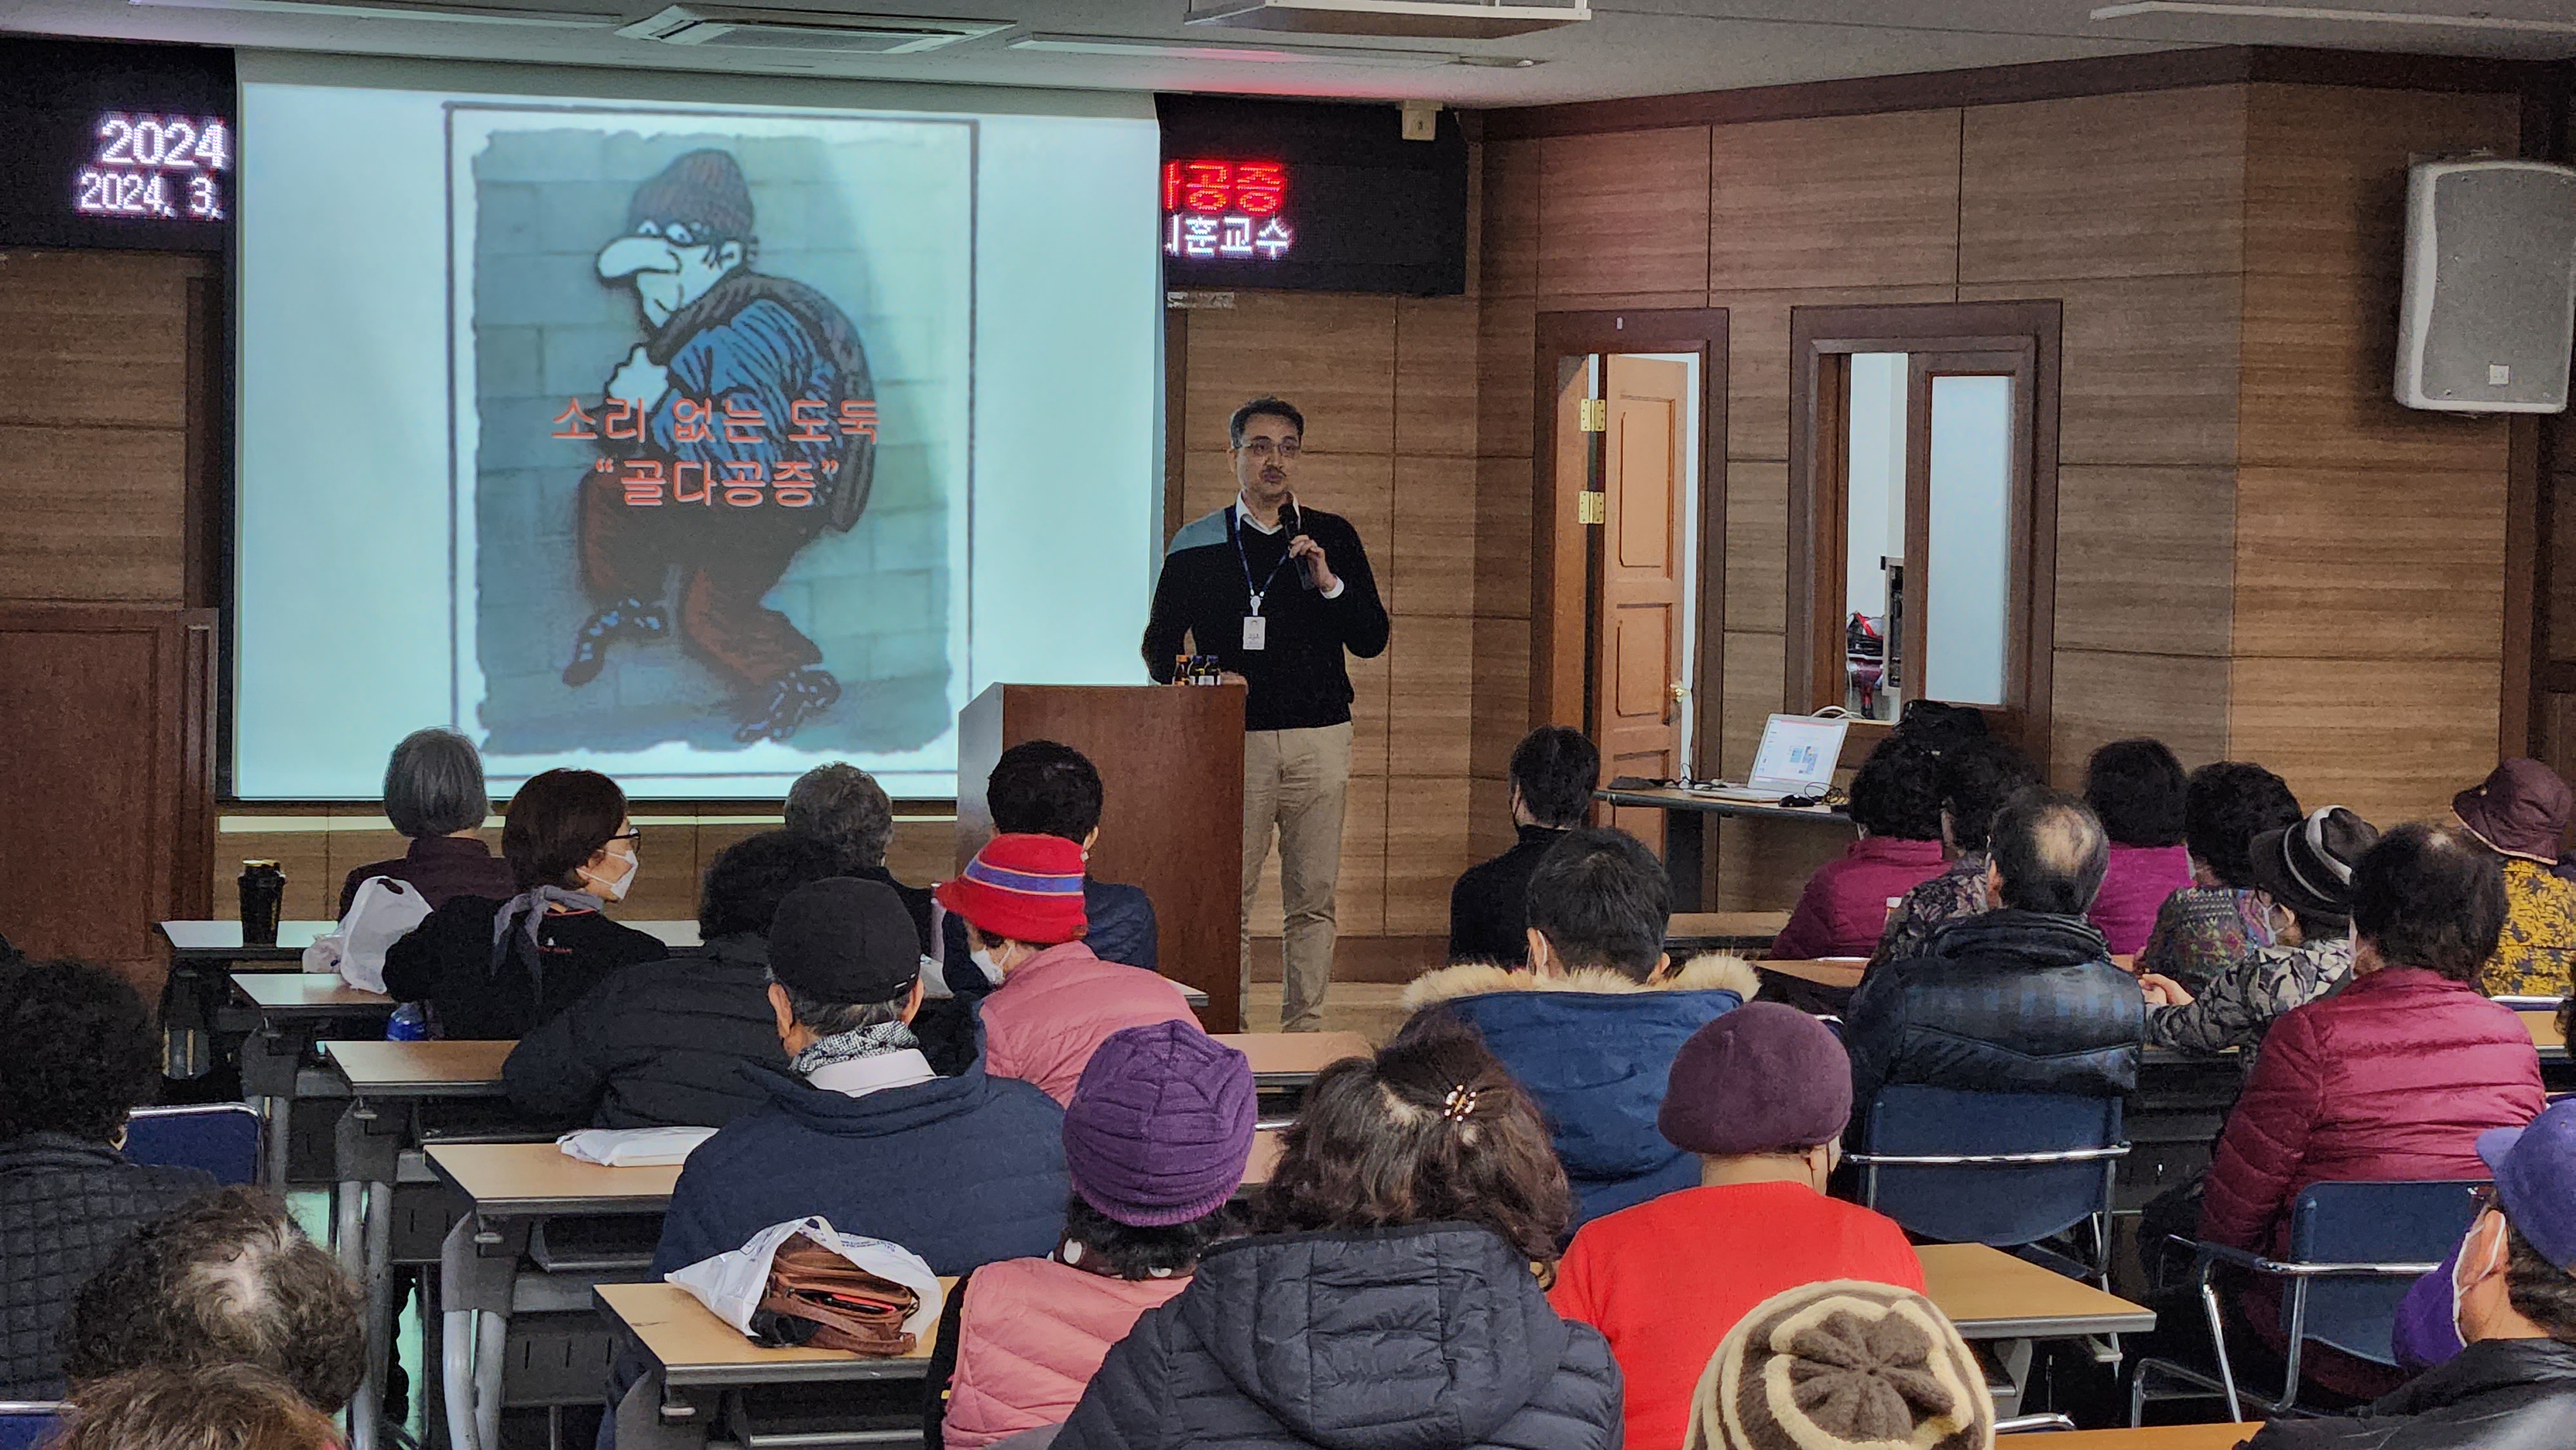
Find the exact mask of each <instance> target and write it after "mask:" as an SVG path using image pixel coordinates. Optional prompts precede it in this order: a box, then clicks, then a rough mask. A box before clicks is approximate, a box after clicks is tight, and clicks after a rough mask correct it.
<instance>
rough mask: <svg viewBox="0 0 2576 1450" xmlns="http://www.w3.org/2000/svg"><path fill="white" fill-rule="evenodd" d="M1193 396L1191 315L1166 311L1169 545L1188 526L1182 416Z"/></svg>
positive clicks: (1165, 535)
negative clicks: (1186, 524)
mask: <svg viewBox="0 0 2576 1450" xmlns="http://www.w3.org/2000/svg"><path fill="white" fill-rule="evenodd" d="M1189 396H1190V314H1189V312H1188V310H1187V309H1184V308H1179V307H1165V308H1164V309H1163V537H1162V539H1161V540H1160V541H1159V542H1161V543H1165V544H1168V543H1170V542H1171V541H1172V536H1173V535H1174V534H1177V533H1179V532H1180V531H1181V525H1183V524H1185V523H1188V522H1189V518H1188V516H1187V510H1188V499H1187V497H1186V495H1187V494H1188V492H1189V476H1190V466H1189V461H1190V438H1189V421H1188V420H1187V419H1186V418H1183V417H1182V416H1181V415H1182V414H1183V413H1184V412H1186V411H1187V410H1188V405H1189Z"/></svg>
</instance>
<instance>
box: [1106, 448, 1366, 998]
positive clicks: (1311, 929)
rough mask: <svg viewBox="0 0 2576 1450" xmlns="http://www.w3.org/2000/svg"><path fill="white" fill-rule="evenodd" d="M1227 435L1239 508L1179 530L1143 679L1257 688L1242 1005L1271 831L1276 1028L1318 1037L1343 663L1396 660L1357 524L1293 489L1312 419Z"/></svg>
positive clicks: (1328, 935) (1337, 855)
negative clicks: (1220, 671)
mask: <svg viewBox="0 0 2576 1450" xmlns="http://www.w3.org/2000/svg"><path fill="white" fill-rule="evenodd" d="M1226 432H1227V435H1228V438H1227V441H1228V443H1229V445H1230V446H1229V448H1228V449H1227V453H1226V456H1227V457H1228V458H1229V459H1230V460H1231V461H1232V462H1233V464H1234V481H1235V487H1236V490H1237V492H1236V497H1235V500H1234V502H1233V503H1231V504H1229V505H1227V506H1226V507H1224V508H1222V509H1219V510H1217V511H1216V512H1215V513H1212V514H1209V515H1207V516H1206V517H1204V518H1201V519H1197V520H1194V521H1192V522H1191V523H1190V524H1188V525H1187V526H1185V527H1183V528H1182V530H1181V531H1180V532H1179V533H1177V534H1174V535H1173V536H1172V542H1171V544H1170V546H1169V547H1168V548H1166V549H1165V550H1164V551H1163V577H1162V578H1161V579H1160V580H1159V581H1157V582H1156V584H1155V586H1154V613H1153V618H1152V619H1151V620H1149V621H1147V623H1146V625H1145V667H1146V668H1147V669H1149V670H1151V671H1152V672H1153V675H1154V678H1155V679H1157V680H1159V681H1161V682H1163V683H1165V684H1169V683H1171V680H1172V677H1173V674H1174V666H1175V665H1176V664H1177V663H1178V661H1179V658H1180V657H1181V656H1182V655H1184V654H1202V655H1214V656H1216V657H1217V660H1218V662H1219V664H1220V665H1221V666H1222V667H1223V668H1224V670H1225V672H1226V673H1227V674H1228V675H1229V676H1231V677H1233V678H1236V679H1240V680H1241V681H1243V683H1244V684H1245V686H1246V694H1245V699H1244V706H1243V730H1244V736H1243V917H1242V933H1243V949H1242V972H1243V983H1244V995H1245V996H1246V997H1247V998H1248V997H1250V996H1251V995H1252V990H1251V989H1252V945H1251V924H1252V895H1253V891H1254V888H1255V887H1256V886H1257V885H1258V884H1259V883H1260V880H1261V863H1262V862H1263V861H1265V860H1267V859H1269V856H1270V834H1271V831H1272V830H1273V829H1274V828H1275V829H1276V830H1277V831H1278V833H1279V886H1280V895H1281V896H1282V897H1283V898H1284V904H1285V906H1286V908H1287V921H1286V925H1285V928H1284V931H1285V936H1284V939H1283V940H1282V941H1281V943H1280V954H1281V956H1282V958H1283V966H1284V971H1283V973H1282V975H1283V976H1284V977H1285V979H1286V980H1285V981H1284V982H1283V984H1282V986H1281V996H1280V1005H1279V1022H1280V1026H1281V1027H1282V1028H1283V1029H1284V1030H1286V1031H1289V1032H1314V1031H1318V1030H1320V1029H1321V1028H1322V1027H1323V1025H1324V990H1325V988H1326V987H1327V986H1329V985H1330V984H1331V981H1332V973H1333V886H1334V883H1335V881H1336V880H1338V879H1339V877H1340V876H1341V871H1342V798H1343V794H1344V792H1345V790H1346V788H1347V787H1348V785H1349V783H1350V775H1351V675H1350V671H1349V669H1348V668H1346V667H1345V666H1344V664H1343V662H1342V651H1344V650H1346V649H1347V650H1349V651H1350V652H1351V653H1353V654H1355V655H1358V656H1359V657H1360V658H1362V659H1375V658H1376V657H1377V656H1378V655H1380V654H1382V653H1384V652H1385V650H1386V638H1387V619H1386V606H1385V605H1383V604H1381V603H1379V602H1378V597H1377V581H1376V580H1375V579H1374V578H1372V577H1371V576H1370V574H1369V564H1368V553H1367V551H1366V550H1364V549H1362V548H1361V547H1360V536H1359V533H1358V531H1356V530H1354V529H1353V528H1352V527H1351V525H1350V521H1349V520H1347V519H1344V518H1342V517H1341V516H1340V515H1338V514H1328V513H1325V512H1324V511H1323V510H1321V509H1309V508H1300V507H1299V506H1298V504H1297V498H1296V494H1295V492H1294V490H1293V489H1292V488H1291V487H1290V485H1289V480H1290V476H1291V475H1293V474H1294V473H1295V472H1296V471H1297V454H1298V449H1299V445H1300V444H1301V443H1302V442H1303V441H1304V437H1305V432H1306V419H1305V416H1304V415H1303V414H1301V413H1299V412H1298V411H1297V410H1296V408H1294V407H1292V406H1291V405H1289V404H1288V403H1286V402H1283V401H1282V400H1280V399H1278V398H1255V399H1253V400H1252V401H1251V402H1249V403H1246V404H1244V405H1243V406H1242V407H1240V408H1237V409H1235V410H1234V416H1233V417H1232V418H1230V419H1228V420H1227V423H1226ZM1184 638H1186V639H1187V641H1188V643H1187V644H1186V645H1185V644H1184V643H1183V640H1184Z"/></svg>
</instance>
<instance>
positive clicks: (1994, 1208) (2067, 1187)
mask: <svg viewBox="0 0 2576 1450" xmlns="http://www.w3.org/2000/svg"><path fill="white" fill-rule="evenodd" d="M2119 1142H2120V1100H2119V1099H2118V1098H2094V1097H2078V1096H2075V1095H2073V1094H2068V1093H1994V1092H1962V1091H1959V1090H1957V1089H1953V1088H1936V1087H1920V1086H1914V1085H1901V1086H1896V1087H1889V1088H1882V1089H1880V1090H1879V1094H1878V1096H1877V1098H1876V1099H1874V1100H1873V1101H1872V1102H1871V1103H1870V1107H1869V1125H1868V1127H1867V1129H1866V1130H1865V1131H1864V1136H1863V1143H1864V1149H1863V1151H1864V1152H1866V1153H1869V1154H1871V1155H1874V1156H1882V1157H1884V1156H1894V1157H1967V1156H1984V1155H1991V1154H2003V1153H2056V1152H2077V1151H2082V1150H2084V1149H2095V1148H2109V1147H2112V1146H2114V1145H2116V1144H2118V1143H2119ZM1873 1177H1874V1178H1875V1186H1874V1189H1873V1187H1872V1178H1873ZM2110 1183H2111V1175H2110V1173H2109V1171H2108V1167H2107V1165H2106V1163H2105V1161H2104V1160H2102V1159H2098V1158H2095V1159H2087V1160H2080V1161H2077V1162H2072V1163H2009V1164H1961V1165H1956V1166H1922V1167H1916V1166H1898V1165H1893V1164H1882V1165H1878V1166H1876V1167H1875V1168H1864V1169H1863V1170H1862V1186H1863V1197H1864V1199H1865V1200H1866V1201H1868V1202H1869V1204H1870V1206H1871V1207H1873V1208H1875V1209H1877V1210H1878V1211H1879V1212H1881V1213H1884V1214H1886V1215H1887V1216H1888V1217H1890V1218H1892V1219H1895V1220H1896V1221H1897V1222H1898V1223H1900V1224H1902V1225H1904V1226H1905V1228H1906V1229H1907V1230H1908V1231H1909V1232H1912V1233H1916V1234H1920V1235H1922V1236H1923V1237H1925V1238H1931V1239H1939V1240H1942V1241H1944V1242H1947V1243H1980V1244H1992V1245H1994V1246H1996V1247H1997V1248H2011V1247H2016V1246H2019V1245H2021V1244H2027V1243H2035V1242H2037V1241H2039V1240H2041V1239H2044V1238H2047V1237H2049V1236H2050V1235H2052V1234H2057V1233H2062V1232H2064V1231H2065V1230H2067V1229H2069V1228H2071V1227H2073V1226H2074V1225H2076V1224H2078V1223H2081V1222H2083V1221H2084V1220H2085V1219H2086V1218H2089V1217H2091V1216H2092V1215H2094V1214H2097V1213H2107V1212H2109V1211H2110V1206H2111V1205H2110Z"/></svg>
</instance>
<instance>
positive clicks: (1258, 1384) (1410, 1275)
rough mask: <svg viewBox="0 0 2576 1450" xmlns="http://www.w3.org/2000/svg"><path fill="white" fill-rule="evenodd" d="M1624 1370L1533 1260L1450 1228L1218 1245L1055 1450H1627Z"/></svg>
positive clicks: (1121, 1347) (1467, 1229)
mask: <svg viewBox="0 0 2576 1450" xmlns="http://www.w3.org/2000/svg"><path fill="white" fill-rule="evenodd" d="M1620 1428H1621V1419H1620V1403H1619V1368H1618V1365H1617V1364H1616V1363H1615V1362H1614V1361H1613V1360H1612V1359H1611V1357H1610V1346H1609V1344H1608V1342H1607V1341H1605V1340H1603V1339H1602V1337H1601V1335H1600V1333H1599V1332H1598V1331H1596V1330H1594V1329H1592V1328H1591V1327H1590V1326H1588V1325H1583V1324H1571V1323H1568V1322H1566V1321H1565V1320H1562V1319H1559V1318H1558V1317H1557V1316H1556V1312H1555V1311H1554V1310H1552V1309H1550V1308H1549V1307H1548V1304H1547V1295H1546V1294H1545V1293H1543V1292H1542V1291H1541V1290H1540V1288H1539V1285H1538V1280H1537V1278H1536V1276H1534V1275H1532V1274H1531V1273H1530V1266H1529V1263H1528V1261H1527V1260H1525V1259H1524V1258H1522V1256H1521V1255H1520V1254H1518V1253H1516V1252H1514V1251H1513V1250H1512V1248H1511V1246H1510V1245H1508V1244H1506V1243H1504V1242H1503V1240H1502V1239H1501V1238H1500V1237H1499V1236H1498V1235H1496V1234H1494V1233H1493V1232H1491V1231H1490V1230H1487V1229H1484V1228H1479V1227H1477V1226H1475V1225H1472V1224H1463V1223H1441V1224H1426V1225H1420V1226H1415V1227H1410V1228H1397V1229H1376V1230H1365V1231H1360V1232H1352V1233H1305V1234H1283V1235H1275V1236H1271V1237H1265V1238H1252V1239H1242V1240H1238V1241H1236V1242H1234V1243H1230V1244H1226V1245H1223V1246H1221V1247H1218V1248H1215V1249H1212V1250H1210V1251H1209V1252H1208V1254H1207V1256H1206V1257H1205V1258H1203V1259H1201V1260H1200V1261H1199V1268H1198V1273H1197V1275H1196V1277H1194V1278H1193V1279H1192V1280H1191V1281H1190V1286H1189V1287H1188V1288H1186V1289H1184V1290H1182V1291H1181V1293H1180V1295H1179V1297H1177V1298H1175V1299H1173V1300H1172V1302H1170V1303H1169V1304H1166V1305H1164V1306H1163V1307H1162V1308H1160V1309H1155V1310H1152V1311H1150V1312H1148V1313H1147V1314H1146V1315H1145V1317H1144V1318H1143V1319H1141V1320H1139V1321H1137V1324H1136V1328H1135V1330H1134V1332H1133V1333H1131V1334H1129V1335H1128V1336H1127V1338H1126V1339H1124V1340H1122V1341H1120V1342H1119V1343H1118V1345H1117V1346H1116V1347H1114V1348H1112V1349H1111V1350H1110V1351H1109V1358H1108V1360H1107V1361H1106V1362H1105V1363H1103V1364H1102V1365H1101V1367H1100V1373H1099V1374H1098V1375H1097V1376H1095V1377H1094V1378H1093V1379H1092V1381H1091V1388H1090V1389H1089V1390H1088V1391H1086V1392H1085V1393H1084V1395H1083V1397H1082V1403H1081V1404H1080V1405H1078V1406H1076V1407H1075V1408H1074V1412H1073V1416H1072V1418H1071V1419H1069V1420H1067V1421H1066V1422H1065V1425H1064V1429H1063V1430H1062V1431H1061V1432H1060V1433H1058V1435H1057V1436H1056V1438H1055V1443H1054V1450H1181V1447H1190V1450H1219V1447H1223V1450H1274V1447H1276V1450H1297V1447H1302V1446H1320V1447H1325V1450H1487V1447H1490V1450H1594V1447H1598V1450H1616V1447H1617V1446H1618V1445H1619V1443H1620Z"/></svg>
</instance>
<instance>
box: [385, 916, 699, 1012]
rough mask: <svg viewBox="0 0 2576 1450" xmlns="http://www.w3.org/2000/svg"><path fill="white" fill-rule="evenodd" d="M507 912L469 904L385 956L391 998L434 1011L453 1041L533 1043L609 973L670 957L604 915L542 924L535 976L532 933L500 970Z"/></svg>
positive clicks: (521, 935) (424, 923)
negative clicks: (498, 954) (501, 918)
mask: <svg viewBox="0 0 2576 1450" xmlns="http://www.w3.org/2000/svg"><path fill="white" fill-rule="evenodd" d="M505 904H506V903H503V902H498V901H494V900H492V899H491V898H489V897H484V896H459V897H454V898H452V899H450V900H449V901H448V903H447V904H446V905H445V906H442V907H440V908H438V909H437V910H436V911H433V912H431V913H430V914H429V915H428V916H426V917H423V918H422V919H421V923H420V925H418V926H416V927H413V928H412V929H411V933H410V935H408V936H405V937H404V938H403V939H402V940H400V941H398V942H395V943H394V944H393V945H392V946H390V947H388V948H386V949H385V993H386V995H388V996H390V997H392V998H393V999H394V1000H395V1001H397V1002H427V1003H428V1004H429V1011H430V1016H431V1019H432V1020H433V1021H435V1022H436V1023H437V1024H438V1035H439V1036H441V1037H447V1038H487V1039H489V1038H510V1037H523V1036H525V1035H527V1034H528V1033H529V1032H530V1031H532V1030H534V1029H535V1028H537V1027H538V1026H540V1025H542V1024H544V1023H546V1022H549V1021H551V1020H553V1018H554V1016H555V1014H556V1013H558V1012H561V1011H562V1010H563V1009H565V1008H566V1007H569V1006H571V1005H572V1004H573V1003H574V1002H577V1001H579V1000H580V999H581V996H582V994H583V993H585V992H588V991H589V990H590V989H591V988H593V987H596V986H598V985H599V983H600V981H601V980H602V979H603V978H605V977H607V976H608V974H609V973H611V972H614V971H616V970H618V969H619V968H621V967H631V966H633V965H635V964H636V963H637V962H658V961H660V960H661V959H662V958H664V957H666V956H669V955H670V954H671V953H670V949H669V948H667V947H665V946H663V945H662V943H661V942H659V941H657V940H655V939H654V938H652V937H650V936H647V935H645V934H644V933H643V932H640V931H637V930H635V929H634V928H633V927H629V926H620V925H618V924H617V923H616V922H613V921H610V920H609V919H608V918H607V917H604V916H602V915H600V914H599V913H598V912H595V911H572V912H562V913H558V914H555V915H550V916H548V917H546V918H545V920H544V921H543V922H542V923H541V924H540V926H539V928H538V934H537V952H536V961H535V964H534V966H533V968H532V967H531V963H530V961H529V953H528V942H527V937H526V935H525V932H526V930H527V928H526V926H525V925H524V924H522V925H521V926H520V927H519V930H518V934H516V935H514V937H513V939H512V943H511V948H510V951H509V953H508V955H506V956H505V957H503V958H502V960H501V965H500V967H499V969H498V970H495V969H494V968H493V965H492V918H493V917H494V916H496V915H498V914H499V913H500V910H501V908H502V906H503V905H505Z"/></svg>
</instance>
